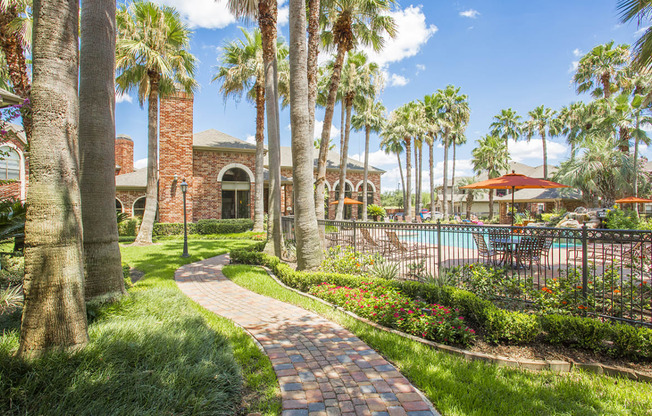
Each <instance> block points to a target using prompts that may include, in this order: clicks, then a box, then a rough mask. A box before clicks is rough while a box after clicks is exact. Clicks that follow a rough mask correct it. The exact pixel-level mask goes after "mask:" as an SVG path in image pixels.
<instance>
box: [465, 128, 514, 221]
mask: <svg viewBox="0 0 652 416" xmlns="http://www.w3.org/2000/svg"><path fill="white" fill-rule="evenodd" d="M472 163H473V170H475V172H476V175H479V174H480V173H481V172H482V171H483V170H486V171H487V176H488V177H489V179H493V178H497V177H499V176H500V173H501V172H502V171H504V170H506V169H507V168H508V167H509V152H508V151H507V146H506V145H505V142H504V141H503V140H502V138H499V137H496V136H492V135H491V134H488V135H486V136H485V137H483V138H482V139H480V140H478V146H477V147H476V148H475V149H473V160H472ZM493 217H494V190H493V189H490V190H489V219H490V220H491V219H492V218H493Z"/></svg>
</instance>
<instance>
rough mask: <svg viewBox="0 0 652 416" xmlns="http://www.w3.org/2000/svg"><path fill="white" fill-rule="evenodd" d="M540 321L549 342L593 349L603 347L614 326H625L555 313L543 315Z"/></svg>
mask: <svg viewBox="0 0 652 416" xmlns="http://www.w3.org/2000/svg"><path fill="white" fill-rule="evenodd" d="M539 321H540V322H541V327H542V329H543V330H544V331H545V332H546V339H547V340H548V342H550V343H552V344H565V345H571V346H576V347H580V348H584V349H587V350H592V351H598V350H601V349H603V348H604V345H603V341H605V340H608V339H610V338H611V335H612V333H613V328H616V327H621V326H623V324H612V325H610V324H607V323H604V322H601V321H598V320H597V319H593V318H587V317H580V316H566V315H554V314H552V315H541V316H540V317H539Z"/></svg>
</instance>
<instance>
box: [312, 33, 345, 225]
mask: <svg viewBox="0 0 652 416" xmlns="http://www.w3.org/2000/svg"><path fill="white" fill-rule="evenodd" d="M344 55H346V48H345V47H344V45H342V44H338V46H337V55H336V56H335V63H334V64H333V73H332V75H331V80H330V85H329V87H328V99H327V100H326V111H325V112H324V126H323V128H322V131H321V143H320V145H319V158H318V159H317V180H316V181H315V209H316V212H317V218H318V219H324V211H325V210H324V188H325V181H326V160H327V157H328V148H329V140H330V135H331V124H332V123H333V113H334V112H335V99H336V98H337V89H338V88H339V85H340V78H341V76H342V63H343V62H344ZM342 189H344V188H342Z"/></svg>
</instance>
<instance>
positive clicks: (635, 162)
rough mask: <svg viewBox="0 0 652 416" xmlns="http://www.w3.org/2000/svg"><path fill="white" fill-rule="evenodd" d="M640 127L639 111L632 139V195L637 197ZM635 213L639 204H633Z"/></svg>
mask: <svg viewBox="0 0 652 416" xmlns="http://www.w3.org/2000/svg"><path fill="white" fill-rule="evenodd" d="M639 128H640V120H639V112H637V113H636V131H637V134H636V138H635V139H634V196H635V197H638V141H639V140H638V132H639ZM634 206H635V207H636V214H638V213H639V212H638V211H639V209H638V208H639V204H634Z"/></svg>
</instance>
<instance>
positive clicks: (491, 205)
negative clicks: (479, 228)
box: [489, 189, 494, 221]
mask: <svg viewBox="0 0 652 416" xmlns="http://www.w3.org/2000/svg"><path fill="white" fill-rule="evenodd" d="M493 218H494V190H493V189H490V190H489V221H491V220H492V219H493Z"/></svg>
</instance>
